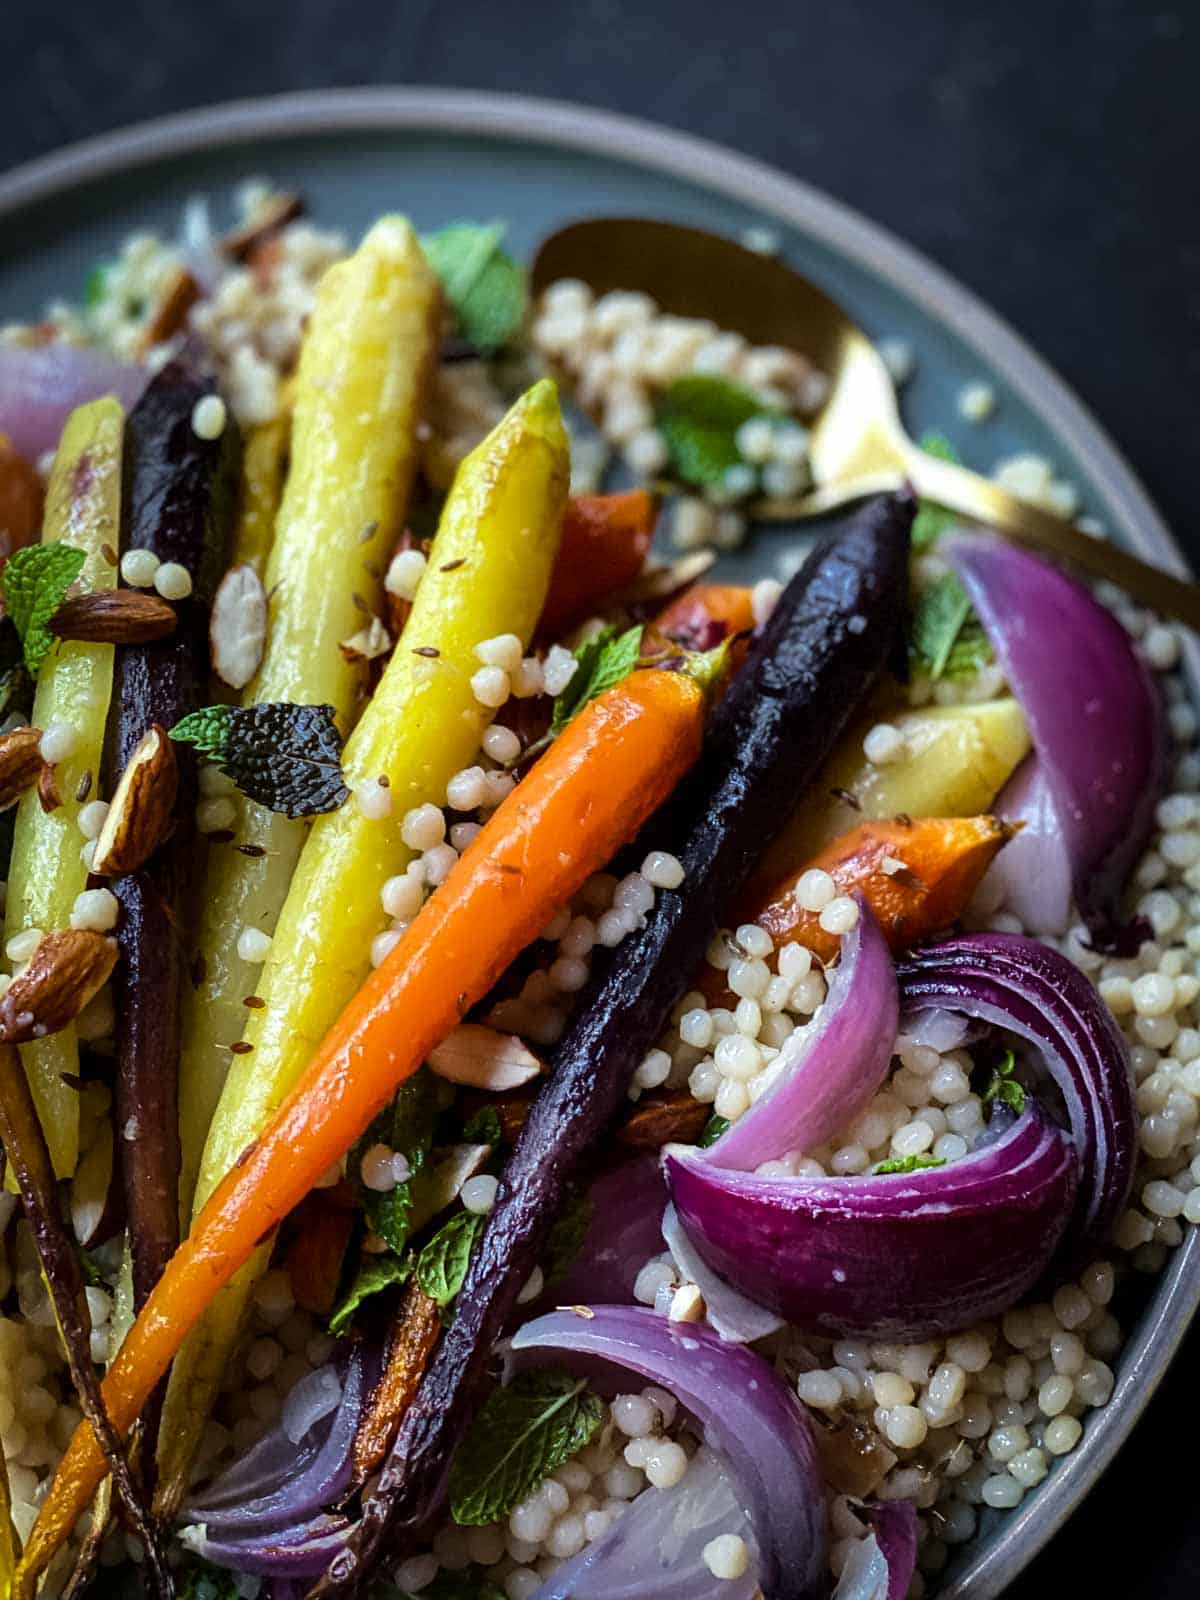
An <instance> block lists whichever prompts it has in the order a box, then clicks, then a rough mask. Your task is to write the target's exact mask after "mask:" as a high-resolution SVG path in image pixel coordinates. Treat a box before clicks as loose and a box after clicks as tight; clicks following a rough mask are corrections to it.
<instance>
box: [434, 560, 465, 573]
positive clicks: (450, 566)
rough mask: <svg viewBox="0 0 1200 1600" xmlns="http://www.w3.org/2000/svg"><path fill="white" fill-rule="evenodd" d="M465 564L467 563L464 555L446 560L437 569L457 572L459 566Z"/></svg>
mask: <svg viewBox="0 0 1200 1600" xmlns="http://www.w3.org/2000/svg"><path fill="white" fill-rule="evenodd" d="M466 564H467V558H466V556H459V558H458V560H457V561H447V562H445V563H444V565H442V566H440V567H439V568H438V571H439V572H457V571H458V569H459V567H465V566H466Z"/></svg>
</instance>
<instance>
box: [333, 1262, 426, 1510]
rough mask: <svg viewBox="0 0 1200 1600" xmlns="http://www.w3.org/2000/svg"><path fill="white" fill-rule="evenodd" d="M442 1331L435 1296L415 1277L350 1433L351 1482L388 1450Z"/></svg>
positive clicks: (359, 1480) (367, 1471)
mask: <svg viewBox="0 0 1200 1600" xmlns="http://www.w3.org/2000/svg"><path fill="white" fill-rule="evenodd" d="M441 1331H442V1318H441V1313H440V1311H439V1310H438V1303H437V1301H436V1300H434V1299H431V1297H430V1296H429V1295H427V1294H426V1293H425V1291H424V1289H422V1287H421V1285H420V1284H419V1283H417V1282H416V1280H415V1279H414V1280H413V1281H412V1282H411V1283H409V1284H408V1286H407V1287H406V1289H405V1291H404V1295H403V1298H402V1299H401V1301H400V1306H399V1309H398V1310H397V1312H396V1315H395V1318H394V1319H393V1322H392V1326H391V1328H390V1330H389V1332H388V1342H387V1355H386V1357H385V1359H384V1364H383V1372H382V1374H381V1376H380V1379H379V1382H378V1383H377V1384H376V1385H375V1390H374V1393H373V1394H372V1395H371V1403H370V1405H369V1406H368V1407H367V1411H366V1414H365V1415H364V1417H363V1419H362V1421H361V1422H360V1423H359V1426H358V1432H357V1433H356V1434H355V1436H354V1480H355V1482H356V1483H365V1482H366V1481H367V1479H368V1478H369V1477H370V1476H371V1474H372V1473H373V1472H374V1471H375V1470H376V1468H377V1467H379V1466H380V1465H381V1464H382V1462H383V1460H384V1458H385V1457H386V1455H387V1453H388V1451H389V1450H390V1449H391V1447H392V1441H393V1440H394V1439H395V1437H396V1430H397V1429H398V1428H399V1426H400V1419H401V1418H402V1417H403V1415H404V1413H405V1411H407V1410H408V1407H409V1406H410V1405H411V1404H412V1400H413V1396H414V1395H415V1394H416V1392H417V1389H418V1387H419V1386H420V1382H421V1379H422V1377H423V1376H424V1373H425V1368H426V1366H427V1365H428V1364H429V1358H430V1356H431V1355H432V1354H433V1351H434V1348H435V1346H436V1345H437V1342H438V1335H439V1334H440V1333H441Z"/></svg>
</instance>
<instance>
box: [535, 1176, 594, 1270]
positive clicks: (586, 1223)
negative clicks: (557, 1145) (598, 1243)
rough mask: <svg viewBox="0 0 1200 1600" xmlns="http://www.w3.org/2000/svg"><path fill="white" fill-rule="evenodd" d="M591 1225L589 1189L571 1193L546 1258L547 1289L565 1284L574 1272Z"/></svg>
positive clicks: (545, 1251)
mask: <svg viewBox="0 0 1200 1600" xmlns="http://www.w3.org/2000/svg"><path fill="white" fill-rule="evenodd" d="M591 1224H592V1201H591V1196H590V1195H589V1194H588V1193H587V1192H586V1190H577V1191H575V1192H574V1193H573V1194H569V1195H568V1196H567V1199H566V1201H565V1202H564V1204H563V1208H562V1210H561V1211H560V1212H559V1214H558V1216H557V1217H556V1218H555V1220H554V1225H553V1227H552V1228H551V1229H550V1233H549V1235H548V1237H547V1239H546V1247H545V1250H544V1252H543V1255H542V1272H543V1275H544V1277H545V1283H546V1288H547V1289H550V1288H553V1286H554V1285H555V1284H556V1283H561V1282H562V1280H563V1279H564V1278H565V1277H566V1275H567V1273H568V1272H569V1271H570V1270H571V1267H572V1266H573V1265H574V1262H575V1257H576V1256H577V1255H578V1254H579V1252H580V1250H581V1249H582V1247H583V1241H584V1239H585V1237H586V1236H587V1231H588V1229H589V1228H590V1227H591Z"/></svg>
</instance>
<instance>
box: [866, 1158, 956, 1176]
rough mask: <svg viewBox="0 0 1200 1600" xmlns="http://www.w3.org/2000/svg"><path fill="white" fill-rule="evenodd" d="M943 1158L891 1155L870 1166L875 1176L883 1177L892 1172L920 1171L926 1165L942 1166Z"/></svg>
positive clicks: (943, 1163)
mask: <svg viewBox="0 0 1200 1600" xmlns="http://www.w3.org/2000/svg"><path fill="white" fill-rule="evenodd" d="M945 1165H946V1162H945V1158H944V1157H942V1156H893V1157H892V1159H891V1160H890V1161H880V1162H878V1163H877V1165H875V1166H874V1167H872V1169H871V1170H872V1172H874V1173H875V1175H876V1176H877V1177H881V1178H882V1177H884V1176H886V1175H888V1174H889V1173H893V1172H922V1171H923V1170H924V1169H925V1168H926V1167H944V1166H945Z"/></svg>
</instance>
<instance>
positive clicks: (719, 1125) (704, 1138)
mask: <svg viewBox="0 0 1200 1600" xmlns="http://www.w3.org/2000/svg"><path fill="white" fill-rule="evenodd" d="M728 1126H729V1119H728V1117H718V1116H717V1115H716V1113H715V1112H714V1113H713V1115H712V1116H711V1117H709V1119H708V1121H707V1122H706V1123H705V1124H704V1127H703V1128H702V1129H701V1132H700V1137H699V1138H698V1139H697V1140H696V1144H697V1146H698V1147H699V1148H700V1149H701V1150H707V1149H708V1147H709V1145H710V1144H716V1142H717V1140H718V1139H719V1138H720V1137H721V1135H722V1134H723V1133H724V1132H725V1130H726V1129H727V1128H728Z"/></svg>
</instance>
